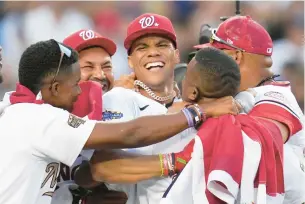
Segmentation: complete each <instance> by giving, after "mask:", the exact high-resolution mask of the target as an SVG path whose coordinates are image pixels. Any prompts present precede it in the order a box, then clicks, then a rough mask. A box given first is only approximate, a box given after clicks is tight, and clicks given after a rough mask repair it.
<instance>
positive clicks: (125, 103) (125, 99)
mask: <svg viewBox="0 0 305 204" xmlns="http://www.w3.org/2000/svg"><path fill="white" fill-rule="evenodd" d="M132 94H134V93H133V92H132V91H131V90H128V89H124V88H120V87H116V88H113V89H112V90H111V91H109V92H107V93H105V94H104V95H103V121H107V122H124V121H129V120H132V119H135V116H136V113H135V110H136V109H135V108H136V106H135V102H134V100H133V97H131V96H132Z"/></svg>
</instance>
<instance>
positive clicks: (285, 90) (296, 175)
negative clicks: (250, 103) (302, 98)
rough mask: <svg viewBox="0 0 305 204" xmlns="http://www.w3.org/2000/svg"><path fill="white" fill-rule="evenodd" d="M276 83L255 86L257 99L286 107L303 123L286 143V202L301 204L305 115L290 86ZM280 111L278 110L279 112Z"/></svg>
mask: <svg viewBox="0 0 305 204" xmlns="http://www.w3.org/2000/svg"><path fill="white" fill-rule="evenodd" d="M274 84H275V85H266V86H260V87H257V88H254V90H255V91H256V92H257V96H256V97H255V100H256V101H260V102H259V103H260V104H270V105H272V106H273V109H276V110H277V109H278V108H283V109H285V110H286V111H287V113H290V114H291V115H292V116H295V117H297V118H298V119H299V120H300V121H301V123H302V125H303V129H302V130H301V131H299V132H297V133H295V134H294V135H292V136H291V137H290V138H289V140H288V141H287V142H286V143H285V144H284V179H285V197H284V204H300V203H304V202H305V131H304V115H303V113H302V111H301V109H300V107H299V105H298V103H297V101H296V99H295V97H294V95H293V93H292V92H291V89H290V86H289V85H288V84H286V85H285V84H284V83H283V84H281V83H280V82H275V83H274ZM277 84H278V85H277ZM280 112H281V111H278V114H280ZM292 125H295V124H292Z"/></svg>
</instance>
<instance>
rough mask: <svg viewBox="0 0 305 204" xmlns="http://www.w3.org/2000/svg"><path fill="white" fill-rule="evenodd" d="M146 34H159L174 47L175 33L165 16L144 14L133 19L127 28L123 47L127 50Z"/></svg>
mask: <svg viewBox="0 0 305 204" xmlns="http://www.w3.org/2000/svg"><path fill="white" fill-rule="evenodd" d="M146 34H161V35H164V36H167V37H168V38H169V39H171V40H172V41H173V42H174V43H175V46H177V42H176V33H175V30H174V27H173V25H172V22H171V21H170V20H169V19H168V18H166V17H165V16H161V15H158V14H153V13H145V14H142V15H141V16H139V17H137V18H136V19H134V20H133V21H132V22H131V23H130V24H129V25H128V28H127V37H126V38H125V41H124V46H125V48H126V49H127V50H129V49H130V47H131V44H132V43H133V41H134V40H136V39H137V38H139V37H141V36H143V35H146Z"/></svg>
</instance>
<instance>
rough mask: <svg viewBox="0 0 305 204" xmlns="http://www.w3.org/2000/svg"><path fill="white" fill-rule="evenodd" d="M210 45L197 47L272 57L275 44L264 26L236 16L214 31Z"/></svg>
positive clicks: (248, 17)
mask: <svg viewBox="0 0 305 204" xmlns="http://www.w3.org/2000/svg"><path fill="white" fill-rule="evenodd" d="M212 32H213V33H212V37H211V41H210V43H207V44H202V45H196V46H194V48H197V49H201V48H204V47H208V46H213V47H215V48H218V49H228V50H236V49H240V50H243V51H245V52H249V53H253V54H260V55H266V56H271V55H272V51H273V43H272V39H271V37H270V35H269V33H268V32H267V31H266V30H265V28H264V27H263V26H261V25H260V24H258V23H257V22H256V21H254V20H252V19H251V17H250V16H234V17H231V18H229V19H227V20H225V21H224V22H222V23H221V24H220V25H219V27H218V29H217V31H212Z"/></svg>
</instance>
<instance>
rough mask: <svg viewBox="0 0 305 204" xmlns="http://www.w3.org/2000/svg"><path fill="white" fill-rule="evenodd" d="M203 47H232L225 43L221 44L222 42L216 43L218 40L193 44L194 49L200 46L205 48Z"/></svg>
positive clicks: (229, 48)
mask: <svg viewBox="0 0 305 204" xmlns="http://www.w3.org/2000/svg"><path fill="white" fill-rule="evenodd" d="M205 47H215V48H217V49H228V50H232V49H234V48H232V47H230V46H228V45H225V44H222V43H218V42H213V43H205V44H201V45H195V46H194V47H193V48H195V49H202V48H205Z"/></svg>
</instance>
